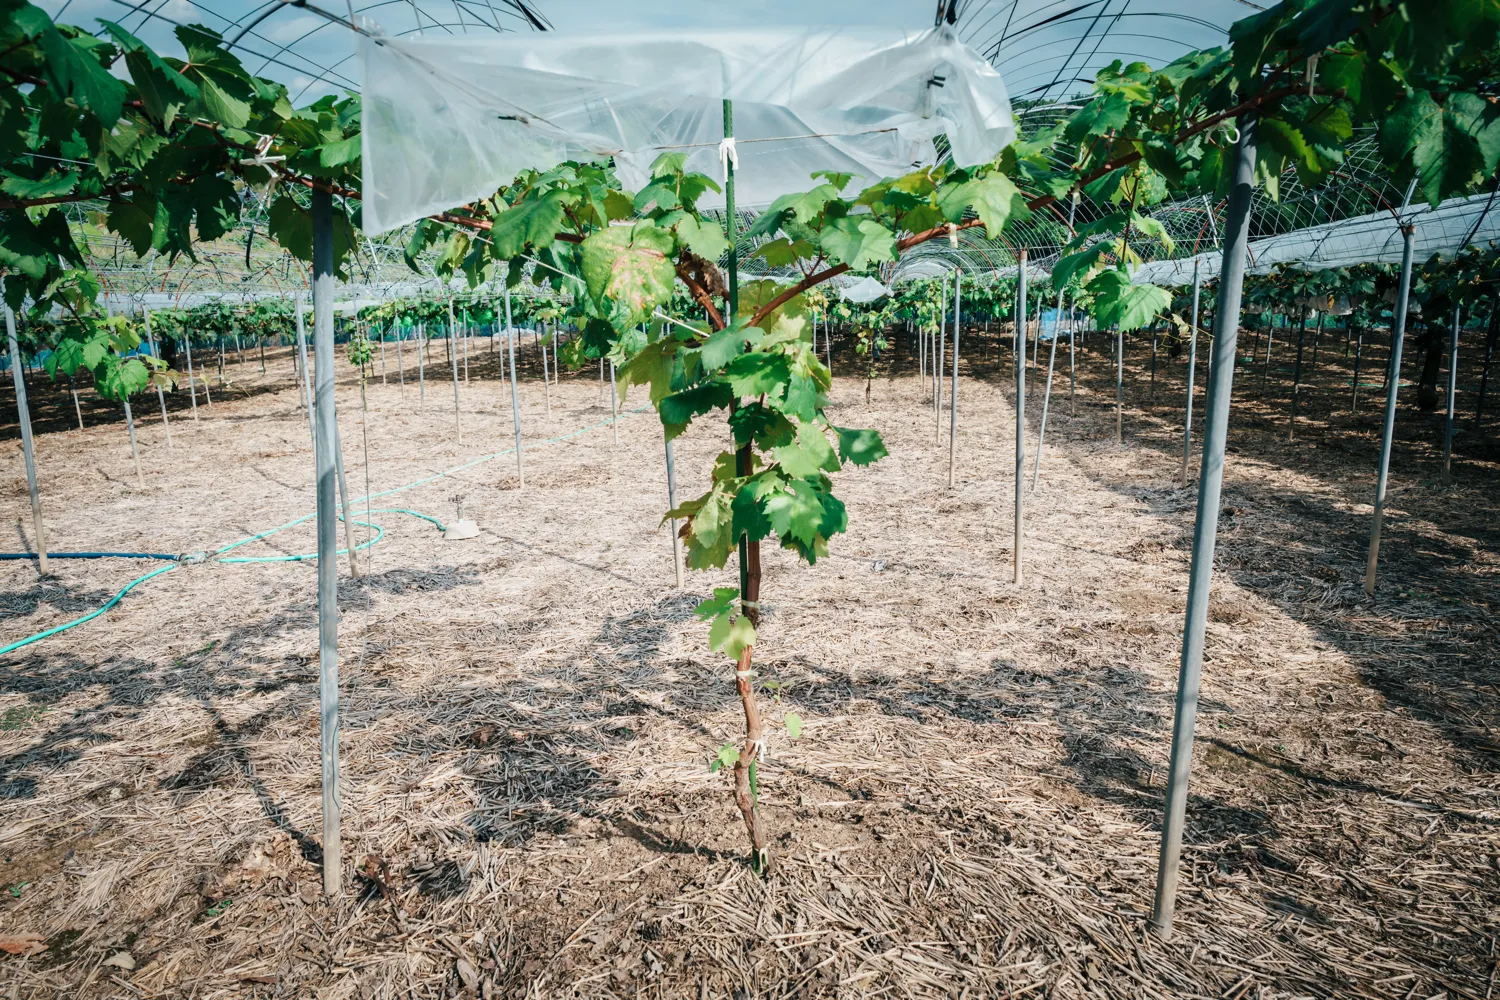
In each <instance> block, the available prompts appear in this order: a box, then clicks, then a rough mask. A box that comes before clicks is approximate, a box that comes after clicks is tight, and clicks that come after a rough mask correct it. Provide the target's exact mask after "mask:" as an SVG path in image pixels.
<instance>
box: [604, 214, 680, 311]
mask: <svg viewBox="0 0 1500 1000" xmlns="http://www.w3.org/2000/svg"><path fill="white" fill-rule="evenodd" d="M671 252H672V234H671V233H670V232H668V231H667V230H664V229H658V228H657V227H656V226H655V225H653V224H652V223H651V221H650V220H642V221H641V222H638V223H636V224H635V225H634V226H611V227H609V228H608V229H601V230H600V231H599V232H597V233H594V234H593V235H592V236H590V237H588V239H586V240H584V241H583V279H584V281H585V282H586V283H587V285H588V289H589V294H590V295H592V296H593V297H594V301H595V302H597V303H598V304H599V305H600V306H601V307H603V306H604V304H605V301H606V300H611V301H613V302H614V303H616V305H617V306H618V307H620V309H621V311H622V313H623V316H621V317H620V322H619V323H618V324H617V325H618V326H634V325H635V324H637V323H639V322H641V321H642V320H644V319H646V318H648V317H649V316H650V315H651V313H652V312H653V311H654V310H655V309H656V307H657V306H658V305H661V304H663V303H666V302H668V301H669V300H670V299H671V298H672V284H673V282H674V280H675V279H676V277H677V273H676V271H674V270H673V268H672V262H671V260H669V259H668V257H667V255H668V254H669V253H671Z"/></svg>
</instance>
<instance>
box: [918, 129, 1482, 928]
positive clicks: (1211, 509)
mask: <svg viewBox="0 0 1500 1000" xmlns="http://www.w3.org/2000/svg"><path fill="white" fill-rule="evenodd" d="M1239 129H1240V139H1239V142H1238V144H1237V146H1236V152H1235V163H1234V181H1233V185H1232V187H1231V190H1230V196H1229V200H1228V208H1227V219H1226V231H1225V236H1224V250H1223V266H1222V270H1221V274H1220V280H1219V287H1218V304H1217V308H1216V310H1215V312H1214V329H1213V336H1212V338H1211V346H1210V355H1209V367H1208V378H1207V382H1208V388H1207V395H1206V399H1205V403H1204V409H1205V419H1204V427H1203V444H1202V447H1203V452H1202V458H1201V465H1200V469H1199V477H1198V501H1197V510H1196V516H1195V518H1194V526H1193V548H1192V562H1191V567H1190V569H1189V579H1188V600H1187V611H1186V621H1185V624H1184V629H1183V642H1182V655H1181V661H1180V666H1179V673H1178V683H1177V703H1176V708H1175V712H1174V718H1173V727H1172V749H1171V759H1170V765H1169V769H1168V776H1167V790H1166V798H1165V804H1164V815H1163V823H1162V837H1161V852H1160V858H1159V864H1158V877H1157V891H1156V899H1155V903H1154V906H1153V909H1152V915H1151V918H1150V923H1151V926H1152V927H1153V929H1155V930H1156V931H1157V933H1159V934H1160V935H1161V936H1163V937H1169V936H1170V935H1171V931H1172V921H1173V914H1174V911H1175V906H1176V894H1177V882H1178V868H1179V863H1180V858H1181V852H1182V833H1183V826H1184V823H1185V818H1186V809H1187V793H1188V783H1189V778H1190V773H1191V763H1192V743H1193V730H1194V725H1195V723H1196V718H1197V709H1198V698H1199V688H1200V683H1201V678H1202V669H1203V650H1204V636H1205V632H1206V625H1207V620H1208V600H1209V592H1210V587H1211V584H1212V578H1213V557H1214V550H1215V546H1216V541H1217V536H1218V517H1219V510H1220V500H1221V496H1222V487H1223V477H1224V455H1225V446H1226V442H1227V438H1228V428H1229V409H1230V401H1231V396H1232V391H1233V384H1234V370H1235V356H1236V350H1237V346H1238V344H1237V341H1238V332H1239V320H1240V301H1241V294H1242V291H1243V286H1244V275H1245V259H1246V243H1247V241H1248V236H1249V218H1250V202H1251V192H1252V184H1253V179H1254V173H1255V134H1256V121H1255V119H1254V117H1253V116H1246V117H1244V118H1242V119H1241V120H1240V122H1239ZM1409 197H1410V196H1409V195H1408V200H1409ZM1401 231H1402V236H1403V252H1402V261H1401V277H1400V285H1399V290H1398V293H1397V302H1396V305H1395V311H1394V312H1395V316H1394V319H1393V322H1392V334H1391V338H1392V345H1391V358H1390V371H1391V375H1390V377H1389V378H1388V379H1387V384H1386V405H1385V414H1384V426H1383V429H1382V435H1381V446H1380V460H1379V467H1378V472H1377V479H1376V494H1375V515H1374V518H1373V521H1372V525H1371V533H1370V542H1369V549H1368V555H1367V561H1366V569H1365V590H1366V591H1367V592H1368V593H1371V594H1373V593H1374V591H1375V580H1376V573H1377V568H1378V563H1379V555H1380V541H1381V530H1382V527H1383V523H1384V509H1385V495H1386V486H1387V482H1388V478H1389V471H1390V453H1391V441H1392V436H1393V430H1394V423H1395V414H1396V403H1397V394H1398V390H1399V386H1400V378H1399V373H1400V370H1401V350H1402V344H1403V341H1404V336H1405V328H1406V319H1407V308H1408V303H1409V298H1410V291H1411V268H1412V238H1413V230H1412V228H1411V226H1410V225H1406V224H1403V225H1402V229H1401ZM1019 256H1020V267H1019V270H1018V281H1017V290H1016V325H1015V329H1016V333H1015V337H1014V340H1013V353H1014V357H1015V370H1016V383H1015V421H1016V441H1015V515H1014V540H1013V543H1012V544H1013V552H1012V556H1013V580H1014V582H1015V583H1016V584H1020V583H1022V581H1023V579H1024V514H1025V506H1024V481H1025V471H1026V469H1025V465H1026V368H1027V364H1028V359H1027V351H1026V341H1027V336H1026V331H1027V329H1028V320H1029V317H1028V310H1029V299H1028V295H1027V289H1026V284H1027V259H1026V258H1027V255H1026V251H1024V250H1022V251H1021V252H1020V255H1019ZM1201 290H1202V285H1201V281H1200V279H1199V275H1198V273H1197V270H1196V268H1195V271H1194V279H1193V304H1192V325H1191V334H1190V339H1189V346H1188V373H1187V414H1186V417H1185V420H1184V426H1183V452H1182V471H1181V478H1182V482H1183V483H1184V484H1186V483H1187V480H1188V466H1189V463H1190V456H1191V453H1192V431H1193V393H1194V388H1195V386H1194V383H1195V379H1196V368H1197V354H1198V350H1197V348H1198V336H1197V335H1198V318H1199V310H1200V296H1201ZM953 298H954V302H953V351H952V358H953V374H952V380H951V383H950V389H949V414H950V421H949V449H948V456H949V457H948V484H949V486H950V487H951V486H953V485H954V466H955V455H956V429H957V414H958V406H957V388H958V353H959V329H960V324H961V322H962V309H961V302H962V272H961V270H955V271H954V273H953ZM947 314H948V310H947V284H946V280H945V283H944V286H943V292H942V302H941V308H940V316H941V317H942V319H941V321H940V323H939V327H938V331H937V332H936V333H934V334H933V335H932V339H931V341H930V344H931V347H930V351H931V357H932V359H933V362H934V363H933V366H932V369H931V371H932V378H933V386H932V399H933V409H934V413H935V417H936V420H937V424H936V429H937V430H938V434H939V437H940V435H941V430H940V428H941V407H942V374H941V373H942V369H943V367H944V366H945V364H946V360H947V359H946V358H945V357H944V356H943V355H944V353H945V351H946V339H947V338H946V332H945V331H946V327H947ZM1061 314H1062V298H1061V293H1059V298H1058V305H1057V326H1056V327H1054V331H1053V336H1052V338H1051V340H1052V343H1051V346H1050V350H1049V356H1048V363H1047V386H1046V391H1045V392H1044V395H1043V400H1042V422H1041V425H1040V428H1039V433H1038V441H1037V456H1036V467H1035V468H1034V469H1033V474H1032V481H1033V488H1034V486H1035V483H1036V481H1037V479H1038V477H1039V475H1040V464H1041V450H1042V444H1043V442H1044V440H1045V434H1046V421H1047V416H1048V409H1049V406H1050V402H1051V388H1052V381H1053V372H1054V369H1055V364H1056V357H1057V338H1058V336H1060V334H1061V330H1060V327H1061ZM1454 329H1455V334H1454V337H1455V340H1456V330H1457V323H1456V321H1455V324H1454ZM1040 339H1041V338H1040V330H1038V336H1037V340H1038V343H1037V344H1036V345H1034V346H1033V348H1032V358H1031V363H1033V364H1035V363H1036V362H1037V359H1036V352H1037V351H1038V350H1039V349H1040V344H1039V341H1040ZM1122 339H1123V334H1122V333H1121V332H1120V331H1118V330H1117V331H1116V343H1115V345H1114V354H1115V361H1116V365H1117V372H1116V397H1117V398H1116V434H1117V437H1119V436H1120V435H1121V433H1122V431H1121V420H1122V413H1123V382H1124V369H1123V366H1124V350H1123V343H1122ZM1073 340H1074V331H1073V330H1071V329H1070V331H1069V352H1070V363H1071V362H1072V361H1073V358H1072V357H1071V355H1072V352H1073V351H1074V345H1073ZM928 343H929V342H928V341H926V340H924V342H923V343H922V346H920V347H919V354H920V356H921V359H922V362H921V363H922V373H923V376H924V378H925V377H926V373H927V367H926V359H927V356H928V352H929V347H928ZM1455 351H1456V347H1454V346H1453V345H1452V344H1450V355H1451V354H1453V353H1454V352H1455ZM1453 371H1454V366H1453V365H1451V364H1450V369H1449V383H1450V394H1449V408H1450V411H1451V409H1452V388H1451V386H1452V382H1453V378H1454V375H1453ZM1444 447H1445V467H1446V452H1447V449H1448V448H1449V447H1451V426H1450V429H1449V430H1448V432H1447V433H1445V441H1444Z"/></svg>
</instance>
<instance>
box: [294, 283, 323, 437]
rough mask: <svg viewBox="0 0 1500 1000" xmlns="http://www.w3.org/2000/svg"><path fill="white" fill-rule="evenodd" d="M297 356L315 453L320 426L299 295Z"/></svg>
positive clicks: (308, 424)
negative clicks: (314, 402) (315, 410)
mask: <svg viewBox="0 0 1500 1000" xmlns="http://www.w3.org/2000/svg"><path fill="white" fill-rule="evenodd" d="M297 355H298V357H300V358H301V359H302V385H301V386H300V387H299V388H300V389H301V390H302V393H303V403H304V405H305V407H306V409H307V434H308V436H309V437H310V438H312V443H313V451H314V453H316V452H317V450H318V424H317V419H316V417H315V416H314V414H313V401H312V399H313V394H312V392H313V391H312V368H311V366H310V365H308V363H307V330H306V328H305V327H304V326H303V323H302V295H301V293H300V292H299V293H298V295H297Z"/></svg>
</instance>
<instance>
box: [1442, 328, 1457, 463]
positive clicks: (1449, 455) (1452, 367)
mask: <svg viewBox="0 0 1500 1000" xmlns="http://www.w3.org/2000/svg"><path fill="white" fill-rule="evenodd" d="M1458 317H1459V314H1458V306H1454V307H1453V335H1452V336H1451V337H1449V338H1448V420H1447V422H1446V423H1445V424H1444V425H1443V485H1444V486H1446V485H1448V484H1450V483H1452V482H1453V403H1454V400H1453V397H1454V396H1455V395H1457V394H1458Z"/></svg>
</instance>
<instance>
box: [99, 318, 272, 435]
mask: <svg viewBox="0 0 1500 1000" xmlns="http://www.w3.org/2000/svg"><path fill="white" fill-rule="evenodd" d="M298 301H299V302H300V301H301V300H300V299H299V300H298ZM301 320H302V314H301V312H298V314H297V321H298V322H299V323H300V322H301ZM182 349H183V351H185V352H186V353H187V363H188V398H189V399H191V400H192V401H193V419H194V420H197V419H198V386H197V383H196V382H195V381H194V380H193V338H192V336H191V335H190V334H189V333H188V332H187V331H186V330H184V331H182ZM73 401H74V402H75V403H76V402H77V401H78V394H77V393H74V394H73ZM79 423H80V424H82V423H83V421H82V419H81V418H80V420H79ZM80 429H81V428H80Z"/></svg>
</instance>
